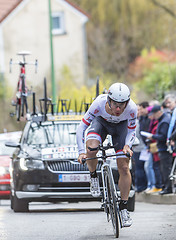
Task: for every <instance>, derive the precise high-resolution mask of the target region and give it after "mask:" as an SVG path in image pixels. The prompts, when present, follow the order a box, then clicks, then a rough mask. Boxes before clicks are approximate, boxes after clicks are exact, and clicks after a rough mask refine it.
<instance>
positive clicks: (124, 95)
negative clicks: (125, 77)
mask: <svg viewBox="0 0 176 240" xmlns="http://www.w3.org/2000/svg"><path fill="white" fill-rule="evenodd" d="M108 97H109V98H110V99H112V100H113V101H115V102H127V101H128V100H129V99H130V90H129V88H128V87H127V86H126V85H125V84H124V83H114V84H112V85H111V86H110V88H109V90H108Z"/></svg>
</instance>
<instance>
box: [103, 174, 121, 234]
mask: <svg viewBox="0 0 176 240" xmlns="http://www.w3.org/2000/svg"><path fill="white" fill-rule="evenodd" d="M104 178H105V179H104V180H105V189H106V195H107V196H106V199H107V211H108V213H107V214H108V215H109V220H111V223H112V227H113V232H114V236H115V237H116V238H118V237H119V219H118V206H117V199H116V197H115V194H114V187H113V180H112V176H111V173H110V170H109V169H107V171H106V172H105V175H104Z"/></svg>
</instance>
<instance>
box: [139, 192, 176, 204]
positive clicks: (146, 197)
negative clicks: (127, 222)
mask: <svg viewBox="0 0 176 240" xmlns="http://www.w3.org/2000/svg"><path fill="white" fill-rule="evenodd" d="M135 195H136V196H135V198H136V201H137V202H145V203H156V204H176V194H173V193H171V194H166V195H159V194H158V193H153V194H149V193H145V192H142V193H136V194H135Z"/></svg>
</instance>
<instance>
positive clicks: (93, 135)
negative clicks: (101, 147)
mask: <svg viewBox="0 0 176 240" xmlns="http://www.w3.org/2000/svg"><path fill="white" fill-rule="evenodd" d="M108 134H109V135H111V136H112V143H113V145H116V144H117V143H118V144H117V145H116V146H115V151H116V152H117V153H122V149H123V147H124V145H125V139H126V135H127V120H125V121H121V122H119V123H111V122H107V121H106V120H105V119H104V118H102V117H96V118H94V119H93V121H92V123H91V125H90V127H89V128H88V131H87V136H86V141H87V140H89V139H96V140H98V141H99V142H100V143H103V142H104V140H105V139H106V136H107V135H108ZM124 157H125V155H124Z"/></svg>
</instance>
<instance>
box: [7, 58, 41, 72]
mask: <svg viewBox="0 0 176 240" xmlns="http://www.w3.org/2000/svg"><path fill="white" fill-rule="evenodd" d="M12 64H13V65H20V66H24V67H25V65H35V73H37V67H38V60H37V59H36V60H35V62H26V61H25V59H24V60H23V61H18V62H13V60H12V58H11V59H10V62H9V72H10V73H11V72H12Z"/></svg>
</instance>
